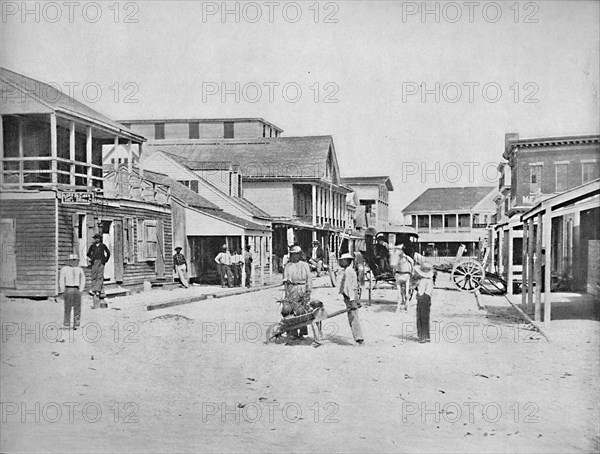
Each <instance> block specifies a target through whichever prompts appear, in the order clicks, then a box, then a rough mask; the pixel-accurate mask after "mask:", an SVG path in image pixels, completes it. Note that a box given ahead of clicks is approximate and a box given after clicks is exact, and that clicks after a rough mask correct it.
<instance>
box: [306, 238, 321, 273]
mask: <svg viewBox="0 0 600 454" xmlns="http://www.w3.org/2000/svg"><path fill="white" fill-rule="evenodd" d="M323 257H324V254H323V249H322V248H321V243H319V242H318V241H316V240H315V241H313V242H312V251H311V254H310V258H309V260H308V263H309V264H310V266H312V267H313V268H315V269H316V270H317V277H319V276H320V275H321V270H322V269H323Z"/></svg>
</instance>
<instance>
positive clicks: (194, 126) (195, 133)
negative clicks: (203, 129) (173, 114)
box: [189, 122, 200, 139]
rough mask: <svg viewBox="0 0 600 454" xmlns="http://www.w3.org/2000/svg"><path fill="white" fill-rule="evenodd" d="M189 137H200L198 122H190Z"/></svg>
mask: <svg viewBox="0 0 600 454" xmlns="http://www.w3.org/2000/svg"><path fill="white" fill-rule="evenodd" d="M189 126H190V139H199V138H200V123H197V122H196V123H190V124H189Z"/></svg>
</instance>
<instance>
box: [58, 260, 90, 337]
mask: <svg viewBox="0 0 600 454" xmlns="http://www.w3.org/2000/svg"><path fill="white" fill-rule="evenodd" d="M84 288H85V273H84V271H83V269H82V268H81V267H80V266H79V257H78V256H77V254H71V255H69V262H68V264H67V265H66V266H63V267H62V268H61V269H60V273H59V276H58V292H59V293H62V294H63V299H64V301H65V315H64V319H63V325H64V326H65V328H69V327H70V326H71V309H72V310H73V329H74V330H75V329H77V328H78V327H79V323H80V320H81V292H82V291H83V289H84Z"/></svg>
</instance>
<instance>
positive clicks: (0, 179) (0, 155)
mask: <svg viewBox="0 0 600 454" xmlns="http://www.w3.org/2000/svg"><path fill="white" fill-rule="evenodd" d="M0 159H4V128H3V125H2V115H0ZM3 183H4V162H2V167H0V185H2V184H3Z"/></svg>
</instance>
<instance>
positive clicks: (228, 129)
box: [223, 121, 233, 139]
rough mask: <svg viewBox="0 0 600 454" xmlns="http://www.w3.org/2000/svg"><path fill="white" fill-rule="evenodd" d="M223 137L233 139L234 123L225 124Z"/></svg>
mask: <svg viewBox="0 0 600 454" xmlns="http://www.w3.org/2000/svg"><path fill="white" fill-rule="evenodd" d="M223 137H224V138H225V139H233V122H232V121H226V122H225V123H223Z"/></svg>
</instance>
